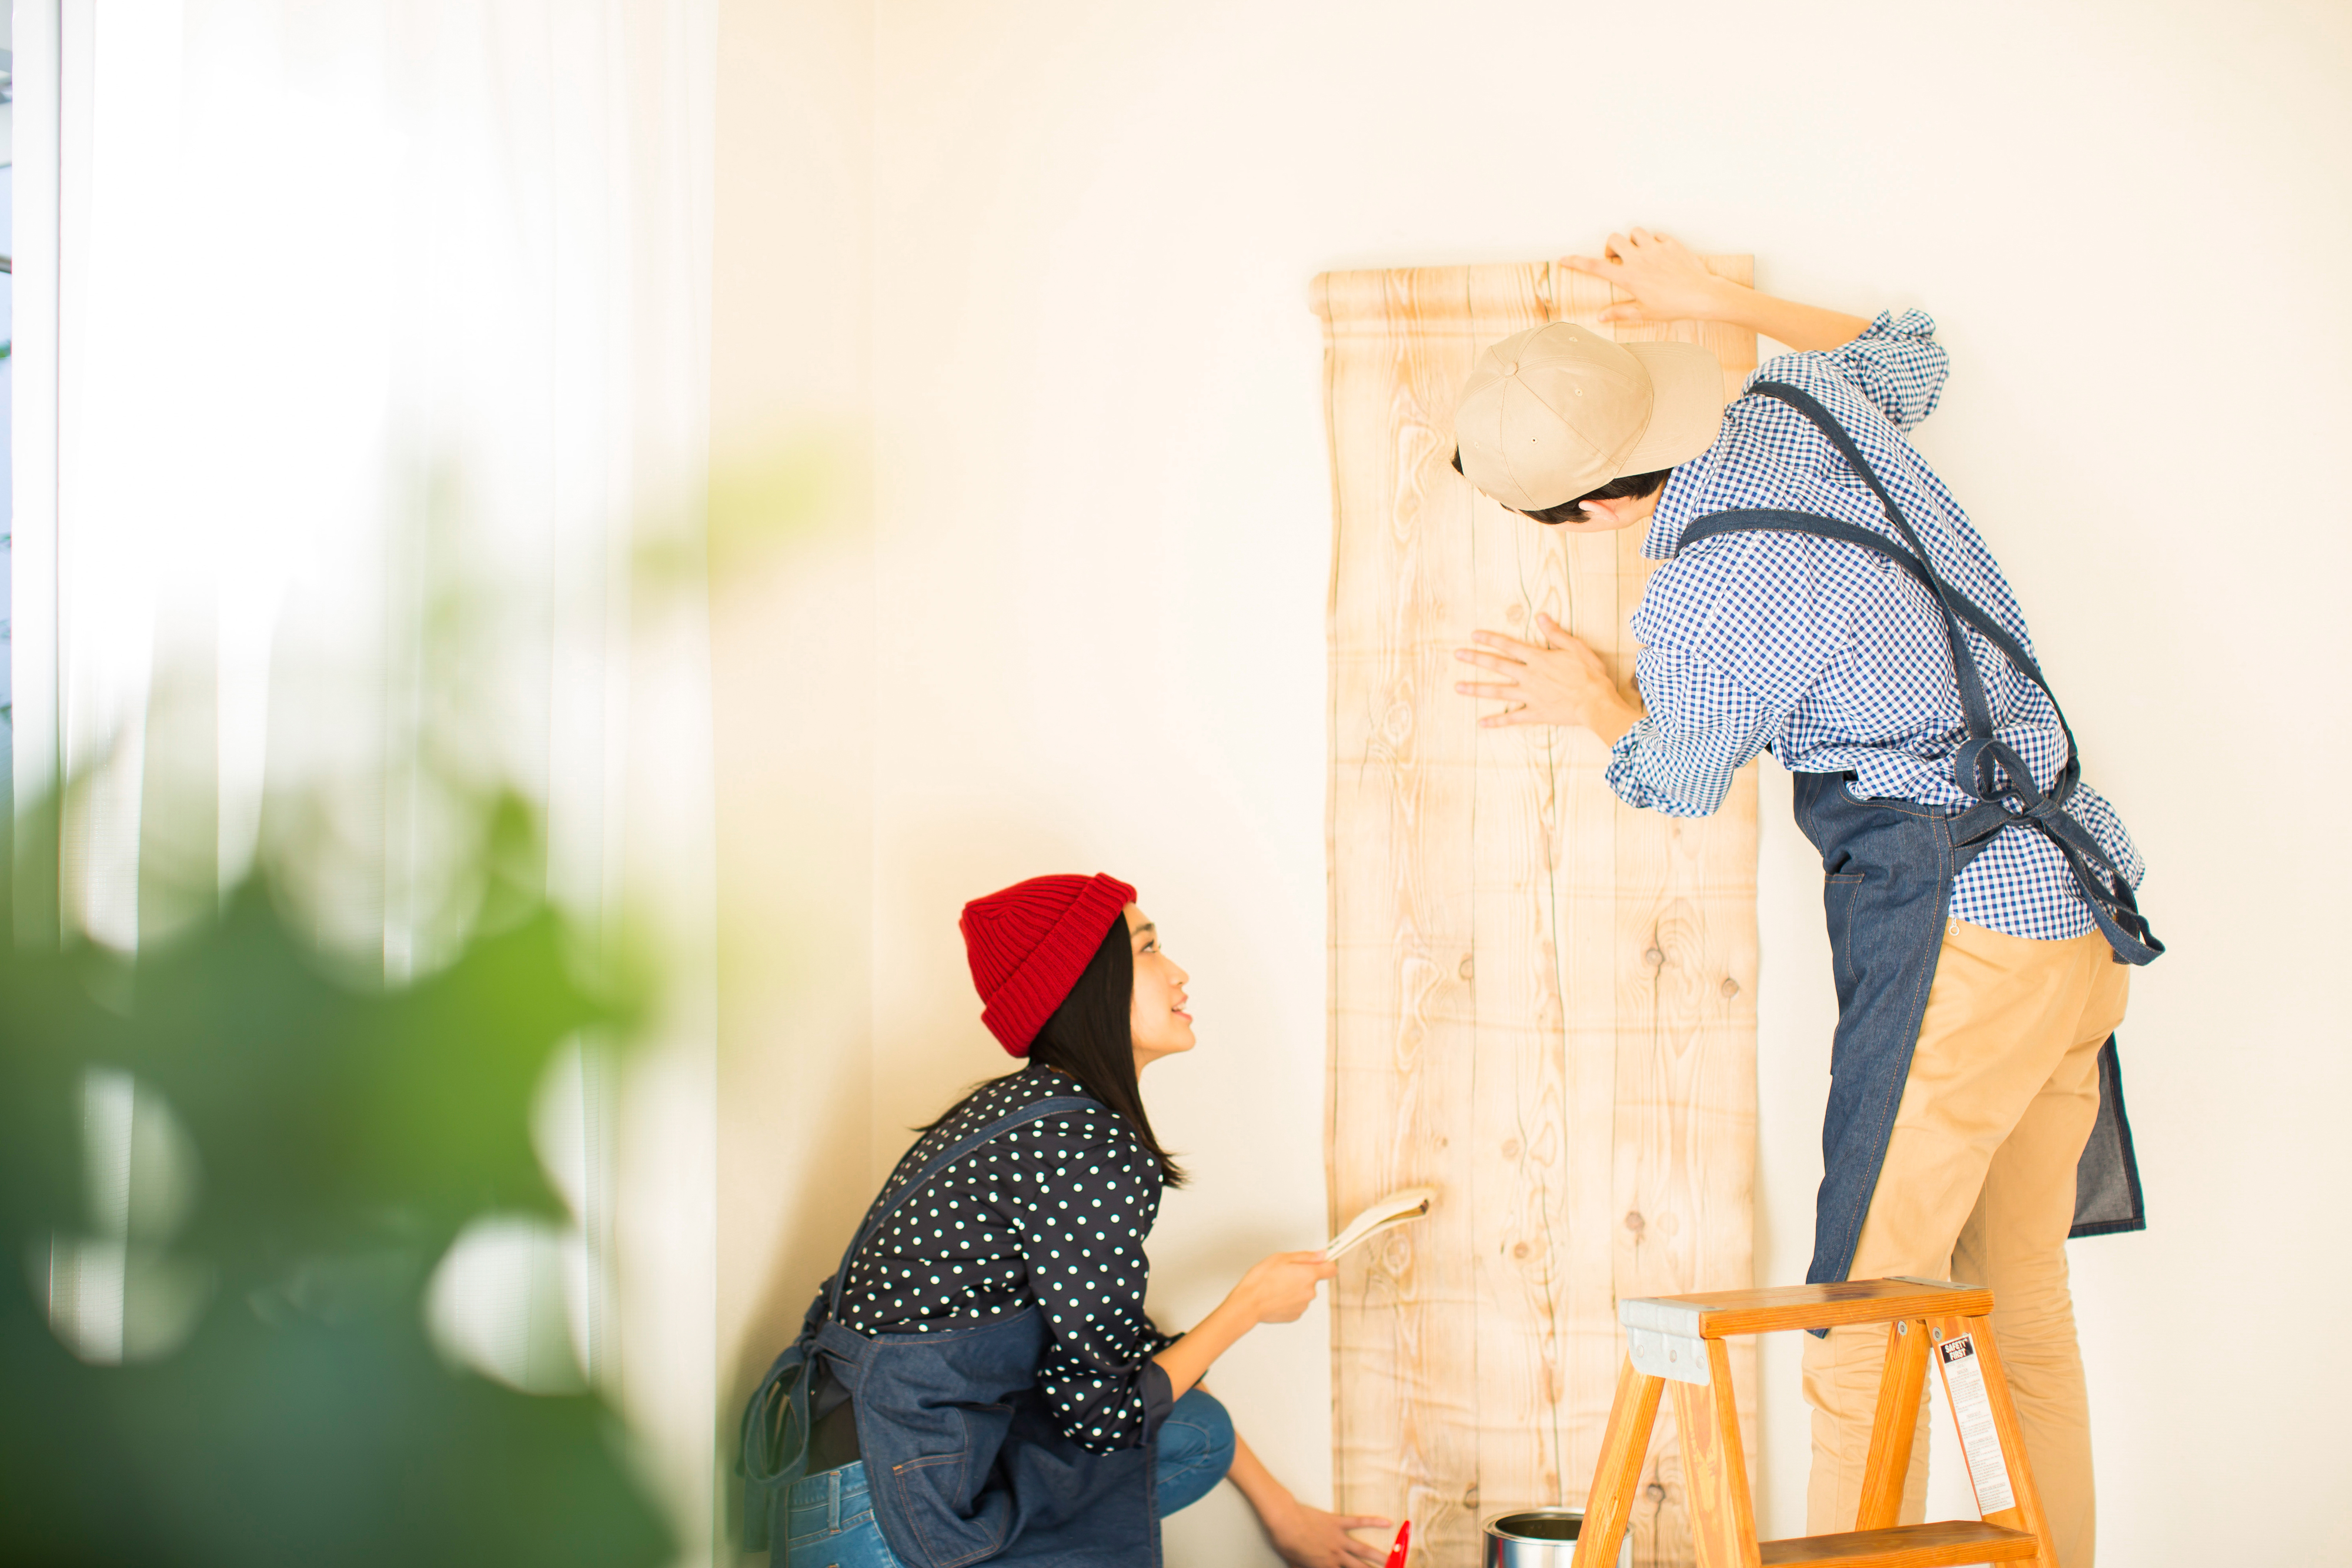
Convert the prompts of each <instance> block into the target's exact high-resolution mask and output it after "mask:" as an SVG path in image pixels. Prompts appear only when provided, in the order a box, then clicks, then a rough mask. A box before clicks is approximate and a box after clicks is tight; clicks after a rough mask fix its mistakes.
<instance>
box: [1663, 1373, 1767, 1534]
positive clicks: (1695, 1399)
mask: <svg viewBox="0 0 2352 1568" xmlns="http://www.w3.org/2000/svg"><path fill="white" fill-rule="evenodd" d="M1706 1354H1707V1362H1708V1366H1707V1378H1708V1380H1707V1381H1706V1383H1704V1384H1698V1383H1677V1384H1675V1390H1674V1393H1675V1425H1676V1426H1678V1427H1680V1428H1681V1429H1682V1456H1683V1470H1684V1475H1685V1479H1686V1480H1687V1483H1688V1486H1689V1489H1690V1529H1691V1537H1692V1543H1693V1546H1694V1549H1695V1550H1694V1552H1693V1557H1694V1560H1695V1561H1696V1563H1697V1565H1698V1568H1758V1558H1757V1552H1756V1500H1755V1497H1754V1495H1753V1494H1752V1493H1751V1492H1750V1491H1749V1490H1748V1460H1747V1455H1746V1448H1745V1446H1744V1445H1743V1444H1742V1443H1741V1442H1740V1440H1739V1411H1738V1406H1736V1405H1734V1403H1733V1399H1732V1385H1731V1347H1730V1346H1728V1345H1727V1344H1725V1343H1724V1342H1723V1341H1721V1340H1719V1339H1718V1340H1709V1341H1707V1342H1706Z"/></svg>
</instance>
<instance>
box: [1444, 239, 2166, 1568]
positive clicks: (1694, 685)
mask: <svg viewBox="0 0 2352 1568" xmlns="http://www.w3.org/2000/svg"><path fill="white" fill-rule="evenodd" d="M1570 266H1571V267H1575V268H1577V269H1578V270H1579V271H1582V272H1586V273H1590V274H1592V275H1594V276H1596V277H1605V278H1607V279H1608V280H1609V281H1610V282H1611V283H1612V284H1614V285H1616V286H1617V287H1619V288H1620V289H1622V291H1623V292H1624V293H1625V294H1626V295H1629V296H1631V300H1630V302H1629V303H1626V304H1621V305H1618V306H1614V307H1612V308H1611V309H1610V310H1609V312H1608V313H1607V314H1608V317H1609V318H1610V319H1620V320H1628V321H1663V320H1678V319H1701V320H1708V319H1712V320H1721V321H1727V322H1731V323H1734V324H1737V325H1739V326H1743V327H1748V328H1750V329H1754V330H1756V331H1758V332H1759V333H1761V334H1763V335H1765V336H1768V337H1770V338H1773V339H1776V340H1779V341H1780V342H1783V343H1786V344H1788V345H1789V346H1790V348H1792V349H1795V350H1799V351H1798V352H1795V353H1792V354H1789V355H1786V356H1784V357H1781V358H1779V359H1775V360H1773V361H1769V363H1767V364H1766V365H1765V366H1764V367H1763V368H1762V369H1761V370H1759V371H1758V372H1757V373H1756V375H1755V376H1754V377H1753V378H1752V379H1751V380H1750V381H1749V382H1748V387H1747V388H1746V390H1745V392H1744V393H1743V395H1742V396H1741V397H1740V398H1739V399H1738V401H1737V402H1734V403H1732V405H1731V406H1730V407H1729V408H1728V409H1725V408H1722V407H1721V406H1720V399H1721V390H1720V389H1721V384H1722V383H1721V375H1722V372H1721V370H1720V368H1719V367H1718V366H1717V362H1716V361H1715V359H1714V356H1713V355H1711V354H1709V353H1708V352H1707V351H1706V350H1704V349H1700V348H1696V347H1695V346H1691V345H1685V344H1672V343H1653V344H1635V345H1626V346H1620V345H1617V344H1614V343H1612V342H1610V341H1609V340H1607V339H1605V338H1602V337H1600V336H1599V335H1597V334H1594V333H1592V332H1589V331H1586V330H1585V329H1582V328H1580V327H1575V326H1572V325H1570V324H1567V323H1560V322H1555V323H1553V324H1552V325H1550V326H1548V327H1542V328H1538V329H1536V330H1534V331H1531V332H1525V333H1521V334H1519V335H1518V336H1517V337H1515V338H1511V339H1507V340H1505V341H1503V342H1501V343H1498V344H1496V345H1495V346H1493V347H1492V348H1490V349H1488V350H1486V352H1485V354H1483V355H1482V356H1481V358H1480V361H1479V362H1478V365H1477V368H1476V369H1475V371H1473V373H1472V375H1471V378H1470V381H1469V382H1468V383H1467V385H1466V386H1465V389H1464V392H1463V396H1462V400H1461V403H1460V406H1459V408H1458V410H1457V413H1456V417H1455V439H1456V441H1457V443H1458V444H1459V446H1458V452H1457V455H1456V456H1455V459H1454V461H1455V465H1457V466H1458V467H1459V468H1460V469H1461V470H1462V472H1463V474H1464V476H1465V477H1466V478H1467V479H1468V480H1469V481H1470V482H1471V483H1472V484H1473V485H1475V486H1477V487H1478V488H1479V489H1480V490H1482V491H1484V492H1486V494H1487V495H1489V496H1491V497H1494V498H1495V499H1496V500H1497V501H1499V502H1501V503H1502V504H1503V505H1504V506H1506V507H1510V508H1512V509H1513V510H1516V511H1518V512H1520V513H1522V514H1524V515H1526V516H1528V517H1530V518H1532V519H1534V520H1535V521H1537V522H1538V523H1543V524H1547V525H1555V526H1559V527H1563V528H1578V529H1587V530H1591V529H1613V528H1634V527H1646V528H1647V530H1648V532H1647V536H1646V538H1645V539H1644V542H1643V553H1644V554H1646V555H1649V556H1651V557H1654V558H1660V559H1664V560H1665V562H1666V564H1665V565H1664V566H1662V567H1661V568H1659V569H1658V570H1657V572H1656V573H1655V575H1654V576H1653V577H1652V578H1651V580H1650V584H1649V588H1648V590H1647V591H1646V593H1645V595H1644V597H1643V603H1642V608H1641V610H1640V611H1639V612H1637V613H1636V614H1635V615H1634V617H1633V633H1634V636H1635V637H1636V638H1637V639H1638V640H1639V641H1640V643H1642V644H1643V652H1642V654H1641V656H1640V659H1639V661H1638V663H1637V664H1636V673H1637V674H1636V678H1637V682H1638V685H1639V687H1640V696H1641V700H1642V705H1643V706H1640V707H1636V706H1633V705H1631V704H1629V703H1627V702H1626V701H1625V699H1624V698H1623V696H1622V695H1620V694H1619V692H1618V691H1617V689H1616V687H1615V686H1614V685H1613V684H1612V682H1611V681H1610V679H1609V677H1608V674H1607V672H1606V671H1605V669H1604V668H1603V667H1602V665H1601V661H1600V659H1599V658H1598V657H1597V656H1596V655H1595V654H1594V653H1592V652H1591V650H1590V649H1588V648H1586V647H1585V646H1584V645H1583V644H1582V643H1579V642H1577V641H1576V640H1575V639H1574V638H1572V637H1570V636H1569V635H1568V634H1567V633H1566V632H1563V631H1562V630H1561V629H1560V628H1559V625H1558V624H1557V623H1555V622H1552V621H1551V620H1549V618H1548V617H1539V618H1538V627H1537V641H1535V642H1533V643H1528V642H1523V641H1520V640H1518V639H1516V638H1513V637H1509V636H1506V635H1504V634H1502V633H1499V632H1480V633H1478V636H1477V641H1478V643H1479V644H1480V646H1479V647H1477V648H1475V649H1464V650H1462V651H1461V652H1460V653H1459V654H1458V655H1457V656H1458V657H1460V658H1461V659H1463V660H1465V661H1466V662H1468V663H1470V664H1476V665H1480V666H1483V667H1484V670H1485V671H1486V674H1484V676H1483V677H1481V678H1479V679H1475V680H1465V681H1464V682H1463V683H1462V684H1461V685H1459V686H1458V687H1457V688H1456V689H1457V690H1459V691H1461V692H1462V693H1464V694H1465V695H1469V696H1474V697H1479V698H1491V699H1496V700H1499V701H1501V702H1502V703H1503V704H1504V705H1505V706H1504V707H1503V708H1502V709H1501V710H1500V711H1499V712H1496V713H1494V714H1491V715H1489V716H1486V717H1485V718H1483V719H1482V720H1481V721H1480V722H1481V723H1482V724H1484V725H1487V726H1503V725H1518V724H1550V725H1579V726H1582V727H1585V728H1587V729H1590V730H1591V731H1593V732H1594V733H1595V734H1596V735H1598V736H1600V737H1601V738H1602V739H1603V740H1607V741H1613V742H1614V743H1615V744H1614V747H1613V750H1612V756H1611V759H1610V766H1609V773H1608V777H1609V783H1610V786H1611V788H1612V789H1615V790H1616V792H1617V793H1618V795H1619V796H1620V797H1621V798H1622V799H1623V800H1626V801H1627V802H1629V803H1631V804H1633V805H1636V806H1646V807H1650V808H1652V809H1654V810H1662V811H1666V812H1669V813H1672V814H1675V815H1679V816H1704V815H1706V814H1707V813H1709V812H1711V811H1713V810H1715V809H1716V808H1717V806H1718V805H1720V804H1721V803H1722V800H1723V797H1724V793H1725V791H1726V790H1727V789H1728V788H1729V787H1730V784H1731V779H1732V775H1733V773H1734V772H1735V771H1736V770H1737V769H1738V768H1739V767H1740V766H1741V765H1742V764H1743V763H1745V762H1747V761H1748V759H1749V758H1753V757H1754V756H1756V754H1757V753H1759V752H1760V751H1765V750H1769V751H1770V752H1772V754H1773V755H1774V756H1775V757H1777V758H1779V759H1780V762H1781V764H1782V765H1783V766H1784V767H1786V768H1790V770H1791V771H1792V772H1794V773H1795V774H1796V775H1797V780H1796V815H1797V821H1798V825H1799V826H1800V827H1801V828H1802V829H1803V831H1804V832H1805V834H1806V836H1807V837H1809V838H1810V839H1811V840H1812V841H1813V843H1814V845H1815V846H1816V847H1817V848H1819V849H1820V851H1821V852H1822V869H1823V872H1824V873H1825V889H1824V902H1825V903H1826V904H1827V908H1828V915H1829V935H1830V946H1831V951H1832V963H1833V968H1834V977H1835V981H1836V987H1837V997H1838V1026H1837V1035H1836V1040H1835V1044H1834V1047H1833V1049H1832V1058H1831V1086H1830V1093H1829V1103H1828V1107H1827V1111H1826V1114H1825V1116H1824V1120H1823V1127H1822V1160H1823V1174H1822V1186H1821V1194H1820V1199H1819V1207H1818V1211H1817V1215H1816V1221H1815V1230H1814V1250H1813V1260H1812V1266H1811V1270H1809V1271H1808V1273H1807V1276H1806V1278H1807V1280H1808V1281H1811V1282H1820V1281H1835V1280H1844V1279H1849V1278H1852V1279H1872V1278H1880V1277H1885V1276H1892V1275H1911V1276H1919V1277H1928V1278H1950V1279H1958V1280H1965V1281H1969V1282H1971V1283H1975V1284H1981V1285H1986V1286H1990V1288H1991V1290H1992V1291H1993V1296H1994V1301H1995V1303H1996V1307H1995V1313H1994V1318H1993V1323H1994V1326H1995V1328H1996V1330H1997V1332H1998V1333H1999V1334H2000V1343H2001V1345H2002V1349H2003V1353H2004V1359H2005V1361H2006V1362H2007V1365H2008V1370H2009V1376H2010V1385H2011V1393H2012V1395H2013V1396H2014V1398H2015V1400H2016V1404H2017V1407H2018V1411H2019V1415H2020V1418H2021V1426H2022V1428H2023V1431H2024V1435H2025V1442H2026V1449H2027V1453H2028V1455H2029V1457H2030V1458H2031V1461H2032V1466H2033V1469H2034V1473H2035V1475H2036V1476H2037V1477H2038V1478H2039V1480H2040V1483H2041V1489H2042V1500H2043V1503H2044V1507H2045V1510H2046V1512H2047V1513H2048V1515H2049V1518H2050V1522H2051V1526H2052V1530H2053V1535H2054V1538H2055V1540H2056V1542H2057V1543H2058V1549H2059V1556H2060V1560H2061V1562H2062V1563H2063V1564H2064V1568H2091V1563H2092V1543H2093V1504H2092V1486H2091V1445H2090V1428H2089V1418H2088V1411H2087V1407H2086V1398H2085V1393H2084V1382H2083V1366H2082V1356H2081V1354H2080V1352H2079V1351H2078V1349H2077V1348H2076V1345H2075V1339H2074V1311H2073V1305H2072V1302H2071V1300H2070V1298H2069V1295H2068V1291H2067V1285H2066V1256H2065V1242H2066V1239H2067V1237H2068V1235H2069V1234H2070V1233H2072V1234H2076V1235H2083V1234H2090V1233H2093V1232H2096V1231H2103V1230H2121V1229H2137V1228H2139V1227H2140V1225H2141V1223H2142V1222H2141V1218H2140V1213H2139V1186H2138V1178H2137V1171H2136V1170H2135V1168H2134V1167H2133V1165H2132V1161H2131V1152H2130V1141H2129V1130H2128V1127H2127V1126H2126V1124H2125V1123H2124V1121H2123V1117H2122V1104H2121V1099H2120V1085H2119V1083H2118V1082H2117V1080H2116V1069H2115V1057H2114V1048H2113V1039H2112V1037H2113V1034H2114V1030H2115V1028H2116V1024H2117V1023H2118V1022H2119V1021H2120V1020H2121V1019H2122V1018H2123V1014H2124V1001H2125V993H2126V977H2127V976H2128V974H2129V973H2130V970H2129V967H2128V966H2130V965H2135V964H2144V963H2147V962H2148V961H2149V960H2150V959H2152V958H2154V957H2155V956H2157V954H2158V953H2159V952H2161V951H2162V950H2163V947H2162V944H2160V943H2158V941H2157V940H2156V938H2155V936H2153V934H2152V933H2150V931H2149V930H2148V928H2147V922H2146V921H2144V920H2143V919H2142V918H2141V917H2140V915H2139V913H2138V910H2137V904H2135V902H2134V897H2133V890H2134V889H2135V888H2136V887H2137V884H2138V883H2139V880H2140V877H2141V865H2140V860H2139V855H2138V853H2137V851H2136V850H2135V849H2134V848H2133V846H2132V842H2131V840H2130V838H2129V836H2128V835H2127V834H2126V832H2125V831H2124V827H2123V823H2122V822H2121V821H2119V820H2118V819H2117V818H2116V813H2115V811H2114V810H2113V809H2112V808H2111V807H2110V806H2109V805H2108V804H2107V802H2106V801H2105V800H2102V799H2101V798H2100V797H2099V796H2098V795H2097V794H2095V792H2093V791H2092V790H2091V789H2088V788H2087V787H2085V786H2084V785H2083V784H2082V783H2081V782H2080V763H2079V760H2078V759H2077V758H2076V756H2075V751H2074V737H2073V736H2072V734H2071V732H2070V731H2069V730H2068V729H2067V727H2066V721H2065V718H2064V716H2063V714H2062V713H2061V712H2060V711H2059V708H2058V705H2057V701H2056V699H2055V697H2054V696H2053V695H2052V694H2051V692H2050V689H2049V687H2048V685H2047V683H2045V682H2044V681H2043V679H2042V672H2041V670H2040V669H2039V668H2038V667H2037V666H2036V664H2035V662H2034V659H2033V655H2032V638H2031V636H2030V635H2029V633H2028V632H2027V631H2026V626H2025V620H2024V617H2023V615H2022V614H2021V612H2020V611H2019V609H2018V606H2017V603H2016V601H2015V600H2014V598H2013V597H2012V596H2011V592H2010V588H2009V584H2008V582H2007V580H2005V579H2004V578H2003V577H2002V575H2001V571H2000V567H1999V565H1998V564H1997V563H1996V562H1995V561H1994V560H1993V559H1992V556H1991V555H1990V552H1988V551H1987V549H1985V546H1984V542H1983V541H1982V540H1981V539H1980V538H1978V536H1977V533H1976V530H1975V529H1974V528H1972V527H1971V526H1970V525H1969V520H1968V517H1967V514H1966V513H1964V512H1963V511H1962V510H1961V509H1960V507H1959V505H1958V503H1957V502H1956V501H1954V500H1953V498H1952V497H1951V494H1950V492H1949V491H1948V490H1947V489H1946V488H1945V486H1944V484H1943V482H1942V481H1941V480H1940V479H1938V478H1937V476H1936V475H1935V474H1934V472H1933V471H1931V470H1930V469H1929V468H1928V466H1927V464H1926V463H1925V462H1923V461H1921V459H1920V457H1919V455H1918V454H1917V453H1916V452H1915V451H1913V450H1912V448H1911V445H1910V444H1909V443H1908V442H1907V441H1906V440H1905V439H1904V434H1903V433H1904V432H1906V431H1908V430H1910V429H1911V428H1912V427H1913V426H1915V425H1916V424H1917V423H1919V422H1920V421H1922V420H1924V419H1926V418H1927V415H1928V413H1930V412H1932V411H1933V409H1934V408H1935V405H1936V399H1937V394H1938V392H1940V391H1941V389H1942V386H1943V381H1944V372H1945V355H1944V351H1943V350H1942V349H1941V348H1939V347H1937V343H1936V341H1935V338H1934V331H1935V328H1934V324H1933V323H1932V322H1931V321H1929V320H1928V319H1927V317H1926V316H1925V315H1923V314H1921V313H1919V312H1916V311H1909V312H1906V313H1905V314H1903V315H1902V316H1900V317H1890V316H1887V315H1884V314H1882V315H1881V316H1879V317H1878V318H1877V319H1874V320H1870V321H1864V320H1863V319H1860V318H1858V317H1853V316H1843V315H1840V314H1838V313H1836V312H1834V311H1830V310H1822V309H1817V308H1812V307H1809V306H1802V305H1796V304H1792V303H1790V302H1789V301H1786V300H1780V299H1774V298H1770V297H1769V296H1766V295H1761V294H1758V293H1756V292H1754V291H1753V290H1750V289H1748V288H1744V287H1739V286H1738V285H1736V284H1731V283H1728V282H1727V281H1725V280H1723V279H1721V278H1717V277H1713V276H1711V275H1710V274H1708V273H1707V271H1706V268H1705V267H1703V266H1702V265H1701V264H1700V263H1699V261H1698V259H1697V258H1696V256H1693V255H1692V254H1691V253H1690V252H1689V251H1688V250H1686V249H1685V248H1684V247H1683V246H1681V245H1679V244H1677V243H1676V242H1675V241H1674V240H1672V239H1669V238H1667V237H1666V236H1665V235H1658V234H1653V233H1650V232H1648V231H1646V230H1643V229H1638V228H1637V229H1634V230H1633V232H1632V233H1631V234H1630V235H1611V236H1610V240H1609V244H1608V246H1607V247H1606V249H1605V251H1604V254H1603V255H1602V256H1600V257H1598V258H1591V257H1578V258H1575V259H1573V260H1571V262H1570ZM1885 1333H1886V1331H1885V1328H1884V1326H1883V1325H1867V1326H1859V1327H1854V1328H1844V1329H1836V1330H1832V1331H1830V1333H1828V1335H1827V1337H1826V1338H1817V1339H1814V1340H1812V1341H1810V1342H1809V1343H1807V1345H1806V1347H1805V1364H1804V1380H1805V1397H1806V1400H1807V1402H1808V1403H1810V1404H1811V1406H1812V1407H1813V1413H1814V1414H1813V1466H1812V1479H1811V1489H1810V1491H1809V1494H1808V1506H1807V1515H1808V1522H1807V1529H1808V1531H1809V1532H1811V1533H1824V1532H1828V1531H1840V1530H1847V1529H1851V1528H1852V1527H1853V1519H1854V1511H1855V1507H1856V1502H1857V1500H1858V1497H1859V1493H1860V1489H1861V1485H1862V1473H1863V1466H1864V1458H1865V1457H1866V1455H1867V1454H1868V1451H1869V1447H1870V1431H1871V1416H1872V1409H1873V1405H1874V1398H1875V1396H1876V1392H1877V1384H1878V1376H1879V1370H1880V1367H1881V1365H1882V1363H1883V1359H1884V1355H1885ZM1925 1414H1926V1412H1925V1406H1924V1403H1923V1406H1922V1409H1921V1419H1922V1420H1924V1419H1925ZM1918 1451H1919V1452H1921V1453H1924V1452H1925V1450H1924V1448H1922V1449H1920V1450H1918ZM1926 1490H1927V1467H1926V1466H1925V1465H1924V1464H1914V1465H1913V1466H1912V1467H1911V1470H1910V1479H1909V1483H1908V1486H1907V1487H1906V1493H1905V1497H1904V1505H1903V1512H1902V1518H1903V1521H1905V1522H1906V1523H1909V1522H1915V1521H1918V1520H1919V1519H1920V1518H1921V1516H1922V1514H1923V1512H1924V1507H1925V1500H1926Z"/></svg>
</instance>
